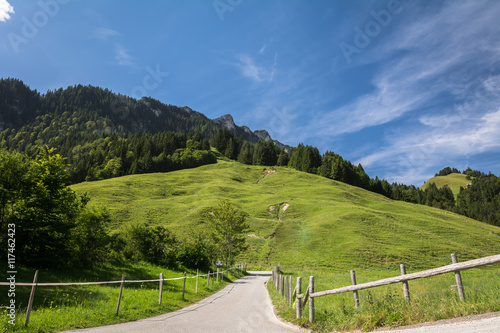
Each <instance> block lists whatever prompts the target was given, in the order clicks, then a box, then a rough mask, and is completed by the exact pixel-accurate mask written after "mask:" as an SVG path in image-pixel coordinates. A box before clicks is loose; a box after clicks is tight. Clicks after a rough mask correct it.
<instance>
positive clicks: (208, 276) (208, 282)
mask: <svg viewBox="0 0 500 333" xmlns="http://www.w3.org/2000/svg"><path fill="white" fill-rule="evenodd" d="M209 285H210V271H208V274H207V288H208V287H209Z"/></svg>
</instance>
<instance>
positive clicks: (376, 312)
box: [268, 258, 500, 332]
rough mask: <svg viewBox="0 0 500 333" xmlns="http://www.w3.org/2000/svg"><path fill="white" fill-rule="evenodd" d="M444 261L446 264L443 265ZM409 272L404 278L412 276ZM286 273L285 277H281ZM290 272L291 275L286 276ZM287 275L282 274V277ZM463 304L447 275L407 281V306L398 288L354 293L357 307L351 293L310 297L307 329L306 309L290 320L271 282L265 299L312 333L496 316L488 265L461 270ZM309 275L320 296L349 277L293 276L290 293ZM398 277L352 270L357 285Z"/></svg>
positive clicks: (497, 286)
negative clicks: (312, 310)
mask: <svg viewBox="0 0 500 333" xmlns="http://www.w3.org/2000/svg"><path fill="white" fill-rule="evenodd" d="M446 261H448V262H446ZM447 263H448V264H449V259H448V258H442V259H437V260H435V261H433V264H434V265H436V267H437V266H440V265H445V264H447ZM414 271H418V270H414V269H413V268H411V267H410V269H409V270H408V269H407V273H413V272H414ZM285 273H287V272H285ZM290 273H291V272H290ZM287 274H288V273H287ZM461 274H462V280H463V283H464V289H465V298H466V300H465V302H463V301H461V300H460V299H459V297H458V293H457V291H456V289H455V288H453V287H452V286H454V285H455V284H456V282H455V276H454V274H453V273H451V274H446V275H440V276H436V277H432V278H428V279H420V280H413V281H410V282H409V290H410V298H411V302H410V303H408V302H406V300H405V298H404V296H403V287H402V284H400V283H399V284H394V285H389V286H383V287H377V288H372V289H366V290H360V291H358V294H359V300H360V306H359V308H356V307H355V306H354V298H353V294H352V292H348V293H344V294H336V295H328V296H324V297H319V298H315V308H316V311H315V322H314V323H313V324H310V323H309V322H308V317H309V304H306V306H305V308H304V309H303V315H302V318H301V319H296V309H295V306H292V307H289V306H288V304H287V302H286V301H285V299H284V298H283V297H281V296H279V295H278V292H277V291H276V289H275V288H274V285H273V284H272V283H269V284H268V290H269V294H270V295H271V298H272V300H273V303H274V305H275V307H276V308H277V311H278V314H279V316H280V317H282V318H283V319H285V320H288V321H290V322H293V323H295V324H297V325H301V326H303V327H307V328H311V329H312V330H313V331H314V332H332V331H351V330H362V331H370V330H373V329H376V328H379V327H396V326H406V325H412V324H418V323H422V322H428V321H435V320H440V319H447V318H455V317H461V316H466V315H474V314H480V313H487V312H495V311H500V303H499V302H498V299H499V298H500V271H499V269H498V267H494V266H490V267H483V268H477V269H472V270H468V271H463V272H462V273H461ZM310 275H314V276H315V291H316V292H318V291H323V290H329V289H334V288H338V287H345V286H348V285H350V284H351V280H350V274H349V272H345V273H344V274H335V273H331V272H324V271H323V272H321V271H315V272H304V271H300V272H296V273H295V272H293V274H292V276H293V278H292V283H293V284H292V286H293V287H292V289H293V288H295V285H296V280H297V279H296V276H301V277H302V292H304V291H305V289H306V288H307V286H308V283H309V282H308V281H309V276H310ZM397 275H399V267H394V268H389V269H383V270H370V271H357V272H356V278H357V283H358V284H359V283H364V282H370V281H375V280H379V279H382V278H387V277H393V276H397Z"/></svg>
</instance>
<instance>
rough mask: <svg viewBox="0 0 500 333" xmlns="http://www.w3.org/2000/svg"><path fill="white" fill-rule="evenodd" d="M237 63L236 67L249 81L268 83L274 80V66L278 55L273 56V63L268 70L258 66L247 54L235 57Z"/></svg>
mask: <svg viewBox="0 0 500 333" xmlns="http://www.w3.org/2000/svg"><path fill="white" fill-rule="evenodd" d="M236 58H237V60H238V63H237V67H238V68H239V69H240V71H241V73H242V74H243V76H245V77H247V78H249V79H251V80H252V81H254V82H269V81H272V80H273V79H274V75H275V73H276V64H277V59H278V55H277V54H275V55H274V62H273V64H272V66H270V68H269V67H268V68H266V67H265V66H263V65H258V64H257V63H256V61H255V60H254V58H252V57H251V56H249V55H248V54H239V55H237V56H236Z"/></svg>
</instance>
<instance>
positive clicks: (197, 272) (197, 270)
mask: <svg viewBox="0 0 500 333" xmlns="http://www.w3.org/2000/svg"><path fill="white" fill-rule="evenodd" d="M199 277H200V270H199V269H198V268H197V269H196V293H198V279H199Z"/></svg>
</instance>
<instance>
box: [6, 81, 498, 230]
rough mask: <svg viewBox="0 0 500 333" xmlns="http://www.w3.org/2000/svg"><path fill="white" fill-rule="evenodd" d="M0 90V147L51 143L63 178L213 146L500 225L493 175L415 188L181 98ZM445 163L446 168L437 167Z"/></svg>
mask: <svg viewBox="0 0 500 333" xmlns="http://www.w3.org/2000/svg"><path fill="white" fill-rule="evenodd" d="M0 96H1V99H0V149H5V150H7V151H11V152H14V151H17V152H22V153H26V154H27V155H28V156H30V157H32V158H34V157H35V156H36V155H37V152H38V151H39V149H40V147H44V146H48V147H53V148H56V149H57V153H59V154H61V155H62V156H64V158H66V163H68V164H69V174H70V175H69V177H68V183H78V182H82V181H85V180H99V179H107V178H112V177H117V176H123V175H130V174H140V173H150V172H168V171H173V170H180V169H186V168H193V167H197V166H201V165H206V164H210V163H215V162H216V160H217V158H216V154H217V152H219V153H220V154H222V155H223V156H225V157H226V158H229V159H233V160H238V161H239V162H241V163H243V164H248V165H265V166H274V165H277V166H288V167H291V168H294V169H297V170H300V171H303V172H308V173H312V174H319V175H321V176H324V177H327V178H330V179H333V180H337V181H341V182H344V183H347V184H350V185H355V186H358V187H361V188H364V189H367V190H370V191H373V192H376V193H379V194H382V195H384V196H386V197H388V198H391V199H394V200H401V201H406V202H412V203H417V204H422V205H428V206H432V207H436V208H440V209H447V210H451V211H455V212H458V213H460V214H464V215H466V216H469V217H473V218H476V219H479V220H482V221H485V222H488V223H491V224H495V225H500V213H499V211H500V194H499V193H500V182H499V180H498V178H497V177H496V176H495V175H486V174H484V173H482V172H479V171H473V170H466V171H467V172H468V175H469V174H470V175H472V176H474V177H475V180H474V181H473V183H472V186H471V187H470V188H465V189H463V190H460V193H459V194H458V196H457V199H456V200H455V196H454V195H453V192H452V191H451V189H450V188H449V187H446V186H444V187H437V186H436V185H433V184H430V185H429V186H428V187H427V188H425V189H419V188H417V187H415V186H414V185H405V184H398V183H389V182H388V181H387V180H383V179H382V180H381V179H379V178H378V177H375V178H370V177H369V176H368V175H367V174H366V172H365V171H364V169H363V166H362V165H361V164H358V165H355V164H353V163H351V162H350V161H348V160H345V159H343V158H342V156H340V155H339V154H336V153H334V152H331V151H327V152H326V153H324V154H323V155H321V154H320V152H319V150H318V149H317V148H316V147H312V146H309V145H304V144H299V145H298V146H297V147H295V148H291V147H288V146H285V145H283V144H281V143H279V142H277V141H273V140H272V139H271V138H270V136H269V135H268V133H267V132H265V131H255V132H252V131H250V130H249V129H248V127H245V126H243V127H239V126H236V125H235V124H234V122H233V120H232V117H231V116H230V115H225V116H222V117H220V118H218V119H215V120H211V119H208V118H207V117H206V116H204V115H203V114H202V113H199V112H196V111H193V110H191V109H190V108H189V107H182V108H181V107H177V106H173V105H168V104H163V103H161V102H159V101H157V100H154V99H151V98H142V99H140V100H136V99H133V98H130V97H127V96H123V95H120V94H115V93H113V92H111V91H109V90H108V89H102V88H98V87H92V86H82V85H77V86H73V87H68V88H66V89H62V88H61V89H58V90H55V91H48V92H47V93H45V94H40V93H39V92H37V91H36V90H31V89H30V88H29V87H28V86H26V85H25V84H24V83H23V82H22V81H20V80H17V79H2V80H0ZM212 147H213V148H215V150H216V151H215V152H214V151H213V150H212ZM453 171H455V169H451V168H449V167H448V168H445V169H443V170H441V171H440V173H439V175H444V174H448V173H450V172H453ZM456 171H458V170H456ZM464 172H465V171H464ZM483 207H486V209H482V208H483Z"/></svg>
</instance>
